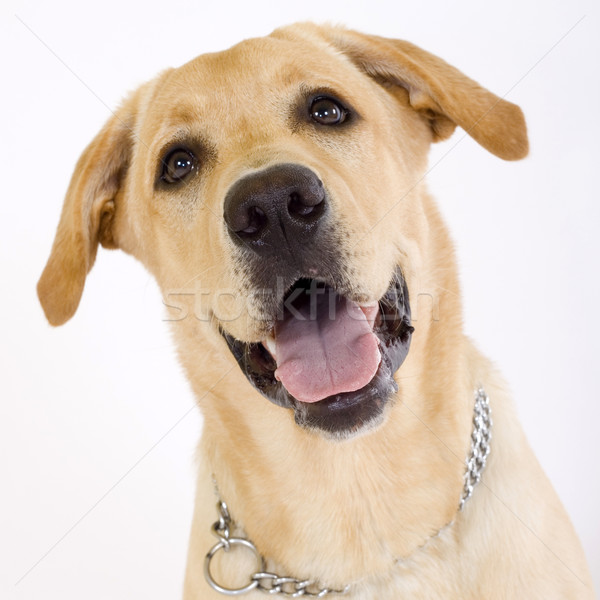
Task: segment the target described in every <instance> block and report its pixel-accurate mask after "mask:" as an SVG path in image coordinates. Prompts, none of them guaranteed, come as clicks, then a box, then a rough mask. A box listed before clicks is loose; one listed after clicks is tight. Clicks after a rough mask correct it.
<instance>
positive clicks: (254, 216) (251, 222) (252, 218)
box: [236, 206, 267, 237]
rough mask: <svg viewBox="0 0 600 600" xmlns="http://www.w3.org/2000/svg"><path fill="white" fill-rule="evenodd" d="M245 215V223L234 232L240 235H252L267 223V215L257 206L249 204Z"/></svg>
mask: <svg viewBox="0 0 600 600" xmlns="http://www.w3.org/2000/svg"><path fill="white" fill-rule="evenodd" d="M247 217H248V218H247V224H246V223H245V224H244V225H245V227H243V228H240V229H238V230H237V231H236V233H237V234H238V235H240V236H242V237H252V236H254V235H256V234H257V233H260V232H261V231H262V230H263V229H264V227H265V225H266V224H267V216H266V215H265V213H264V211H263V210H262V209H261V208H259V207H258V206H251V207H250V208H249V209H248V215H247Z"/></svg>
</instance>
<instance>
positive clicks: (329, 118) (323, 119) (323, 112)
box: [310, 96, 348, 125]
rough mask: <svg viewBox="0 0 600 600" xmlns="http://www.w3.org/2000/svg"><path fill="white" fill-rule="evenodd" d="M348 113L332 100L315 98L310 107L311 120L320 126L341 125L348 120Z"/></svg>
mask: <svg viewBox="0 0 600 600" xmlns="http://www.w3.org/2000/svg"><path fill="white" fill-rule="evenodd" d="M347 114H348V112H347V111H346V109H345V108H344V107H343V106H342V105H341V104H340V103H339V102H337V101H336V100H333V99H332V98H325V97H322V96H321V97H319V98H315V99H314V100H313V101H312V104H311V105H310V118H311V119H312V120H313V121H316V122H317V123H319V124H320V125H339V124H340V123H343V122H344V121H345V120H346V116H347Z"/></svg>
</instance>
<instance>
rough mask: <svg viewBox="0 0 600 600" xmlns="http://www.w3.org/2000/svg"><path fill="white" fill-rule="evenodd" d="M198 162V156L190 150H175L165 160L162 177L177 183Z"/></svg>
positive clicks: (168, 181)
mask: <svg viewBox="0 0 600 600" xmlns="http://www.w3.org/2000/svg"><path fill="white" fill-rule="evenodd" d="M196 162H197V161H196V157H195V156H194V155H193V154H192V153H191V152H189V151H188V150H182V149H179V150H173V152H171V153H170V154H169V155H167V157H166V158H165V159H164V161H163V171H162V175H161V179H162V180H163V181H166V182H167V183H177V182H179V181H181V180H182V179H185V178H186V177H187V176H188V175H189V174H190V173H191V172H192V171H193V170H194V169H195V168H196Z"/></svg>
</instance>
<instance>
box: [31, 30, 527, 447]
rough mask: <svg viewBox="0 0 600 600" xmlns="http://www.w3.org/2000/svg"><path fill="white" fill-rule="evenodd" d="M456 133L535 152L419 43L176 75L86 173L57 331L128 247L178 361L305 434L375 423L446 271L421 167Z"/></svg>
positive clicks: (199, 68) (254, 48) (518, 119)
mask: <svg viewBox="0 0 600 600" xmlns="http://www.w3.org/2000/svg"><path fill="white" fill-rule="evenodd" d="M456 124H459V125H462V126H463V127H464V128H465V129H467V131H468V132H469V133H470V135H472V136H473V137H474V138H475V139H477V141H479V142H480V143H481V144H482V145H484V146H485V147H486V148H487V149H489V150H490V151H492V152H494V153H496V154H498V155H499V156H502V157H503V158H507V159H515V158H520V157H522V156H523V155H524V154H525V153H526V151H527V142H526V135H525V129H524V123H523V119H522V116H521V113H520V111H519V109H518V108H517V107H515V106H514V105H511V104H509V103H507V102H505V101H503V100H500V99H499V98H497V97H495V96H493V95H492V94H490V93H489V92H487V91H486V90H484V89H483V88H481V87H479V86H478V85H477V84H475V83H474V82H472V81H471V80H468V79H467V78H466V77H464V76H463V75H462V74H460V73H459V72H458V71H456V70H455V69H453V68H452V67H450V66H448V65H446V64H445V63H443V62H442V61H440V60H439V59H437V58H435V57H432V56H431V55H429V54H427V53H425V52H423V51H421V50H419V49H418V48H416V47H414V46H411V45H410V44H406V43H405V42H397V41H392V40H384V39H381V38H374V37H368V36H363V35H360V34H356V33H353V32H348V31H345V30H341V29H329V28H319V27H316V26H311V25H300V26H293V27H290V28H286V29H283V30H278V31H276V32H275V33H274V34H273V35H272V36H269V37H267V38H262V39H256V40H249V41H246V42H243V43H241V44H239V45H238V46H235V47H234V48H232V49H231V50H228V51H226V52H223V53H219V54H211V55H205V56H200V57H199V58H197V59H195V60H193V61H191V62H190V63H188V64H186V65H184V66H182V67H180V68H178V69H174V70H170V71H167V72H165V73H163V74H162V75H160V76H159V77H158V78H157V79H156V80H154V81H152V82H150V83H149V84H146V85H145V86H143V87H142V88H140V89H139V90H138V91H137V92H136V93H135V94H133V95H132V96H131V97H130V98H129V99H128V100H127V101H126V102H125V104H124V105H123V106H122V108H121V109H120V110H119V111H118V112H117V113H116V114H115V116H114V118H113V119H111V120H110V121H109V123H108V124H107V126H106V127H105V128H104V130H103V131H102V132H101V133H100V134H99V135H98V137H97V138H96V139H95V140H94V142H92V144H91V145H90V147H89V148H88V149H87V150H86V152H85V153H84V155H83V156H82V158H81V160H80V162H79V164H78V166H77V168H76V171H75V175H74V177H73V181H72V184H71V188H70V190H69V192H68V195H67V199H66V202H65V208H64V211H63V216H62V219H61V223H60V225H59V230H58V233H57V238H56V242H55V246H54V248H53V252H52V255H51V257H50V260H49V262H48V265H47V267H46V270H45V272H44V274H43V276H42V279H41V280H40V285H39V293H40V298H41V300H42V304H43V305H44V308H45V310H46V314H47V316H48V318H49V320H50V322H52V323H53V324H60V323H62V322H64V321H65V320H67V319H68V318H69V317H70V316H71V315H72V314H73V313H74V311H75V309H76V307H77V304H78V302H79V298H80V295H81V292H82V289H83V283H84V280H85V276H86V274H87V272H88V271H89V269H90V268H91V265H92V264H93V260H94V256H95V252H96V247H97V243H98V242H100V243H102V244H103V245H105V246H107V247H120V248H122V249H123V250H125V251H126V252H129V253H131V254H133V255H134V256H136V257H137V258H138V259H139V260H141V261H142V262H143V263H144V264H145V265H146V266H147V268H148V269H149V270H150V271H151V272H152V273H153V274H154V276H155V277H156V279H157V281H158V283H159V285H160V287H161V289H162V291H163V294H164V296H165V303H166V305H167V307H168V310H169V315H170V317H171V319H172V320H173V322H174V326H175V327H176V329H177V331H178V332H179V333H178V335H179V338H178V339H180V340H185V341H182V342H181V343H182V344H183V345H186V344H187V346H186V348H190V347H193V345H194V344H202V343H209V344H210V345H211V348H214V349H215V351H216V352H218V353H219V352H220V353H231V357H230V358H232V359H235V360H236V361H237V362H238V363H239V366H240V368H241V370H242V372H243V374H244V375H245V376H246V378H247V382H246V383H245V385H247V386H252V387H254V388H255V389H256V390H258V391H259V392H260V393H261V394H262V395H263V396H265V397H266V398H267V399H268V400H270V401H271V402H273V403H275V404H277V405H279V406H281V407H283V408H284V409H291V410H292V411H293V414H294V417H295V421H296V423H297V424H298V425H299V426H302V427H306V428H310V429H316V430H320V431H322V432H326V433H328V434H337V435H339V434H347V433H350V432H356V431H359V430H361V429H362V428H363V427H364V426H366V425H369V424H373V423H377V422H379V421H380V420H381V419H382V417H383V416H384V415H385V413H386V407H387V406H388V404H389V402H388V401H389V400H390V399H392V398H393V397H394V395H395V393H396V392H397V389H398V386H397V382H396V380H397V372H398V369H399V367H400V366H401V364H402V363H403V361H404V359H405V357H406V356H407V353H408V350H409V346H410V342H411V334H412V331H413V328H412V326H411V311H410V303H409V296H410V297H412V296H413V289H416V288H417V281H422V280H423V279H425V280H427V279H428V278H429V277H430V273H431V270H432V261H431V259H430V257H429V256H428V253H429V252H430V251H431V249H432V247H433V246H434V245H435V243H436V241H435V239H432V238H433V237H435V235H434V233H435V232H432V231H431V224H430V212H431V210H432V209H431V207H430V206H429V205H428V203H427V202H424V198H425V197H426V194H425V192H424V188H423V183H422V179H423V176H424V173H425V170H426V155H427V150H428V148H429V145H430V143H431V142H432V141H436V140H438V139H444V138H445V137H447V136H448V135H450V134H451V133H452V131H453V129H454V127H455V125H456ZM438 258H439V257H438ZM436 260H437V259H436ZM440 260H442V262H443V257H441V259H440ZM409 291H410V294H409ZM207 340H208V341H207ZM190 344H191V346H190ZM181 352H182V358H183V359H184V363H185V364H186V366H188V368H189V365H190V364H191V363H193V357H192V358H190V357H187V356H183V353H185V352H189V350H185V349H183V350H181ZM198 368H201V366H198Z"/></svg>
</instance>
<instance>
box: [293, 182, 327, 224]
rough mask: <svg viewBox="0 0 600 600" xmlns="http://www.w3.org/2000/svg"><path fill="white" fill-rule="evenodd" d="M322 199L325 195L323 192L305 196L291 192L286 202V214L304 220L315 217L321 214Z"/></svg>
mask: <svg viewBox="0 0 600 600" xmlns="http://www.w3.org/2000/svg"><path fill="white" fill-rule="evenodd" d="M321 190H322V188H321ZM324 198H325V194H324V193H323V192H321V193H318V194H307V195H303V194H300V193H297V192H292V193H291V194H290V195H289V197H288V201H287V209H288V213H289V214H290V215H292V216H293V217H301V218H304V219H306V218H309V219H312V218H314V217H317V216H319V215H320V214H321V212H322V209H323V200H324Z"/></svg>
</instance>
